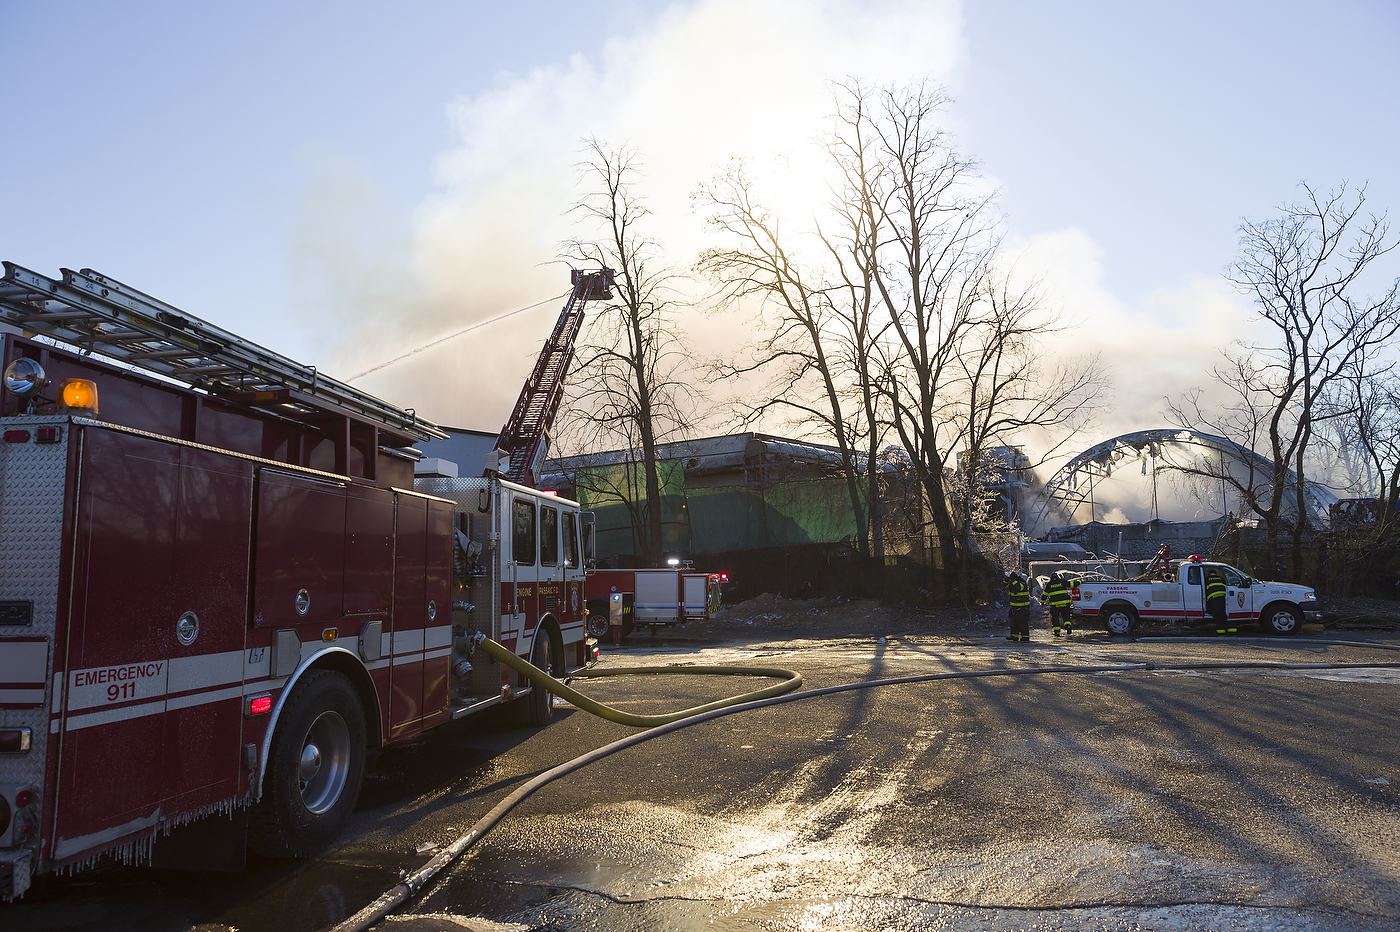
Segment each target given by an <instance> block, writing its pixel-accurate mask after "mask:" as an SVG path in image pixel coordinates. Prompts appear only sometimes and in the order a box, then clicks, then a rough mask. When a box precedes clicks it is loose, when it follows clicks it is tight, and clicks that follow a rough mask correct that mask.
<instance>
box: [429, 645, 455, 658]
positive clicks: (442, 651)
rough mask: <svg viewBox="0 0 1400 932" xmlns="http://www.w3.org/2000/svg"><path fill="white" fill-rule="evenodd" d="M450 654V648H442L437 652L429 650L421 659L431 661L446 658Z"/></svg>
mask: <svg viewBox="0 0 1400 932" xmlns="http://www.w3.org/2000/svg"><path fill="white" fill-rule="evenodd" d="M450 653H452V648H450V647H444V648H441V649H439V650H430V651H428V652H427V653H425V654H424V655H423V659H424V660H433V659H435V658H437V657H446V656H447V655H448V654H450Z"/></svg>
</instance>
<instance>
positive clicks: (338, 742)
mask: <svg viewBox="0 0 1400 932" xmlns="http://www.w3.org/2000/svg"><path fill="white" fill-rule="evenodd" d="M349 776H350V726H349V725H347V724H346V723H345V719H344V718H342V717H341V715H340V713H339V712H331V711H326V712H322V713H321V714H320V715H318V716H317V717H316V720H315V721H314V722H312V723H311V727H310V728H309V729H307V731H306V737H305V738H304V739H302V743H301V757H300V760H299V761H298V763H297V787H298V789H299V790H300V791H301V802H302V805H304V806H305V807H306V808H307V810H308V811H309V812H311V813H312V814H314V815H320V814H321V813H323V812H326V811H328V810H329V809H330V808H331V807H333V806H334V805H335V804H336V801H337V800H339V799H340V794H341V793H342V792H343V791H344V789H345V784H346V782H347V781H348V779H349Z"/></svg>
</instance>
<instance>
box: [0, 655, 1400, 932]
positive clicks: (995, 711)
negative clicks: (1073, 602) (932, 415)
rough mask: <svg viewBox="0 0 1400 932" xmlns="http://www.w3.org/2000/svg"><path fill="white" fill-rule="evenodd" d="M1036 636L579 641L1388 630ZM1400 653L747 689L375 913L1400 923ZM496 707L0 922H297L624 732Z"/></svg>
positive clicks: (377, 882)
mask: <svg viewBox="0 0 1400 932" xmlns="http://www.w3.org/2000/svg"><path fill="white" fill-rule="evenodd" d="M1037 638H1038V640H1037V641H1035V642H1034V643H1033V644H1032V645H1030V646H1025V645H1019V646H1018V645H1012V644H1008V643H1007V642H1006V641H1004V640H1001V639H999V638H997V639H989V638H986V637H967V638H957V637H939V638H934V637H910V638H893V639H890V640H889V641H888V642H887V643H884V644H880V643H877V642H875V641H873V640H871V639H859V640H856V639H849V640H847V639H838V640H826V641H810V640H808V641H804V640H791V641H769V642H758V641H753V642H751V643H748V644H742V645H735V644H734V643H729V644H719V643H704V642H700V641H687V640H684V639H679V638H670V639H667V640H665V641H661V640H657V639H646V638H634V639H633V640H632V641H631V642H630V643H629V644H628V645H626V646H624V647H623V648H622V649H620V650H618V649H612V650H608V651H606V652H605V654H604V657H603V660H602V661H601V662H602V663H603V664H604V665H615V666H632V665H639V664H667V663H686V664H690V663H733V664H761V665H765V666H780V667H790V668H792V669H795V670H798V671H799V672H801V673H802V674H803V675H804V677H805V678H806V684H805V687H804V688H813V687H821V686H829V685H836V684H840V683H847V682H854V681H862V680H872V679H880V678H888V677H898V676H907V675H913V674H922V673H932V672H955V671H985V670H1016V671H1023V670H1033V669H1036V668H1040V667H1045V666H1050V665H1054V666H1068V667H1071V668H1076V667H1077V668H1083V667H1088V666H1096V665H1117V664H1131V663H1143V662H1147V663H1152V664H1154V665H1157V666H1159V667H1160V666H1162V665H1170V664H1180V663H1198V662H1217V661H1218V662H1237V661H1245V662H1256V661H1276V662H1284V663H1378V662H1379V663H1384V662H1400V652H1397V651H1384V650H1375V649H1367V648H1363V647H1352V646H1329V645H1324V644H1322V643H1320V639H1321V634H1320V632H1316V631H1315V630H1314V629H1309V630H1308V631H1307V632H1305V633H1304V634H1303V635H1301V636H1299V637H1297V638H1294V639H1289V640H1272V639H1265V638H1254V637H1242V638H1239V639H1232V640H1225V641H1194V642H1181V641H1169V640H1155V641H1154V640H1141V641H1137V642H1126V641H1120V642H1115V641H1112V640H1110V639H1108V638H1107V637H1106V636H1104V635H1102V634H1087V635H1076V636H1075V637H1074V638H1073V639H1071V640H1069V641H1063V640H1061V641H1056V640H1054V639H1051V638H1049V637H1048V635H1047V634H1046V633H1045V632H1037ZM1378 643H1388V644H1391V645H1394V644H1396V643H1397V642H1396V641H1395V640H1394V639H1391V640H1389V641H1378ZM1397 684H1400V669H1391V670H1372V671H1355V670H1346V671H1338V670H1277V669H1272V670H1266V669H1250V670H1232V669H1213V670H1204V671H1185V672H1183V671H1174V670H1168V669H1154V670H1135V671H1131V672H1117V673H1096V674H1081V673H1038V674H1031V675H1017V676H1011V677H988V678H969V679H944V680H936V681H929V682H922V683H916V684H905V685H895V686H885V687H880V688H877V689H868V690H861V691H855V692H845V693H839V694H835V695H829V696H824V697H819V698H813V699H807V700H802V701H798V702H791V703H786V704H782V705H776V706H772V707H768V708H763V709H759V710H755V711H749V712H743V713H739V714H736V715H731V716H727V717H724V718H720V719H717V720H714V721H711V722H707V723H704V724H701V725H697V726H695V727H693V728H688V729H685V730H682V731H679V732H676V733H673V734H670V735H665V736H662V737H659V738H656V739H655V740H652V741H649V742H646V743H644V744H641V745H639V746H637V747H634V748H631V749H628V750H626V751H623V752H621V753H618V754H615V755H613V756H612V757H609V758H607V759H605V760H603V761H600V762H598V763H596V764H593V765H591V766H589V767H587V768H585V769H583V770H581V771H579V772H576V773H574V774H572V775H569V776H567V777H564V778H563V779H561V780H559V781H557V782H556V783H554V784H551V785H550V786H548V787H546V788H544V789H543V790H541V791H540V792H538V793H536V794H535V795H534V796H532V797H530V798H529V799H527V800H526V801H525V802H523V803H522V804H521V805H520V806H519V807H518V808H517V809H516V810H515V811H514V812H513V813H511V815H509V816H508V817H507V818H506V819H505V821H504V822H503V823H502V824H501V825H500V826H499V827H498V828H497V829H496V830H495V831H493V832H492V833H491V834H489V835H488V836H486V838H485V839H483V840H482V842H481V843H480V844H478V845H477V846H476V848H474V849H473V850H472V851H470V852H469V853H468V854H467V855H465V856H464V857H463V858H461V859H460V860H459V861H458V862H456V863H455V864H453V865H452V866H451V867H449V868H448V869H446V870H445V871H444V872H443V873H442V874H440V875H439V876H438V877H437V878H436V879H435V880H434V881H433V882H432V883H430V884H429V885H428V887H427V888H426V889H425V890H424V892H423V893H422V894H420V895H419V896H418V897H417V898H415V899H414V900H412V901H410V903H409V904H407V906H406V907H404V908H402V909H400V910H399V911H398V912H396V913H395V914H394V915H393V916H391V917H390V918H388V919H386V920H385V921H383V922H382V923H380V924H379V926H377V928H380V929H384V930H394V932H422V930H434V932H435V930H461V929H472V930H504V929H510V930H536V929H539V930H566V929H568V930H572V929H601V930H632V929H636V930H643V929H646V930H651V929H677V930H692V929H694V930H699V929H724V930H769V929H773V930H777V929H899V930H905V929H908V930H944V929H946V930H960V929H983V928H997V929H1046V930H1051V929H1103V930H1138V929H1142V930H1148V929H1153V930H1156V929H1162V930H1167V929H1196V928H1212V929H1222V930H1223V929H1242V930H1243V929H1274V930H1292V929H1324V930H1331V929H1337V930H1340V929H1363V930H1364V929H1393V928H1395V927H1396V926H1397V924H1400V844H1398V842H1400V799H1397V792H1398V791H1400V747H1397V743H1396V740H1395V729H1394V723H1395V722H1396V720H1397V712H1400V690H1397V688H1396V686H1397ZM579 685H580V686H581V688H583V689H584V690H585V691H586V692H588V693H589V694H590V695H592V696H594V697H595V698H598V699H599V700H600V701H602V702H605V703H607V704H610V705H613V706H616V707H619V708H623V709H627V710H630V711H638V712H659V711H666V710H669V709H674V708H686V707H690V706H693V705H697V704H699V703H701V702H704V701H708V700H710V699H714V698H717V697H719V696H723V695H729V694H733V693H738V692H745V691H748V690H749V689H751V688H753V683H752V681H751V680H737V681H736V680H733V679H728V678H722V677H713V678H712V677H677V678H675V679H657V678H650V677H648V678H623V679H611V680H600V681H588V682H586V683H580V684H579ZM505 718H506V716H505V715H497V716H495V718H494V719H492V720H490V721H485V722H481V721H477V722H473V721H471V720H467V721H465V722H462V723H458V726H457V727H454V728H452V729H450V730H448V731H446V732H443V733H441V734H437V735H434V736H433V737H431V738H429V739H427V740H425V741H424V742H423V743H422V744H420V745H418V746H416V747H413V748H410V749H406V750H400V751H393V752H386V753H385V754H384V755H383V756H382V757H381V759H380V762H379V767H378V769H377V771H376V773H375V774H374V775H373V776H372V778H371V780H370V782H369V783H368V785H367V786H366V788H365V791H364V793H363V794H362V796H361V799H360V804H359V809H358V811H357V813H356V815H355V817H354V820H353V821H352V823H351V826H350V829H349V831H347V833H346V835H345V837H344V838H343V840H342V842H341V844H340V845H338V846H337V848H336V849H335V850H334V851H332V852H330V853H328V854H327V855H325V856H323V857H321V858H318V859H315V860H313V861H310V862H306V863H289V862H276V861H254V862H252V863H250V865H249V868H248V869H246V870H245V871H243V872H242V873H239V874H225V875H208V874H183V873H177V872H170V871H156V870H151V869H147V868H125V867H112V868H106V869H102V870H97V871H90V872H85V873H81V874H78V875H76V876H71V877H47V878H43V879H41V881H40V882H39V883H38V884H37V885H36V888H35V889H34V890H33V891H32V892H31V894H30V895H28V896H26V897H25V898H24V899H23V900H21V901H20V902H18V903H16V904H10V905H3V906H0V928H4V929H6V930H7V932H8V930H14V932H20V930H41V929H45V930H46V929H54V930H58V929H63V930H125V929H132V930H137V929H139V930H152V932H162V930H184V929H199V930H216V929H217V930H229V929H240V930H263V929H277V930H288V932H314V930H318V929H322V928H325V927H327V926H329V925H331V924H333V923H334V922H336V921H339V920H340V919H343V918H345V917H347V916H349V915H350V914H352V913H354V912H355V911H356V910H357V909H359V908H360V907H362V906H363V905H365V904H366V903H368V902H370V901H372V900H373V899H374V898H375V897H377V896H378V895H379V894H380V893H382V892H383V891H384V890H385V889H387V888H388V887H390V886H392V885H393V884H394V883H395V882H396V881H397V880H398V878H399V876H400V871H401V870H405V869H413V868H416V867H418V866H420V865H421V864H423V863H425V862H426V861H427V860H428V859H429V858H430V857H431V856H432V854H433V853H434V852H435V850H436V846H443V845H446V844H448V843H449V842H450V841H451V840H452V839H453V838H454V837H455V836H456V835H457V834H458V833H460V832H462V831H464V830H465V829H466V828H467V827H469V826H470V825H471V824H472V823H473V822H475V821H476V819H478V818H479V817H480V816H482V815H483V814H485V813H486V812H487V811H488V810H489V809H490V808H491V807H492V806H493V805H495V803H497V802H498V801H499V800H500V799H501V798H502V797H504V796H505V795H506V794H507V793H509V792H510V791H511V790H512V789H514V788H516V787H517V786H519V785H520V784H521V783H522V782H524V781H525V780H527V779H529V778H530V777H532V776H534V775H536V774H538V773H540V772H543V771H544V770H547V769H549V768H550V767H552V766H554V765H555V764H558V763H560V762H562V761H564V760H567V759H569V758H572V757H574V756H576V755H578V754H582V753H584V752H586V751H589V750H592V749H593V748H596V747H600V746H602V745H604V744H606V743H608V742H610V741H613V740H616V739H618V738H620V737H624V736H626V735H629V734H632V733H633V729H629V728H624V727H622V726H619V725H614V724H611V723H609V722H606V721H603V720H601V719H597V718H594V717H593V716H590V715H588V714H586V713H584V712H581V711H579V710H576V709H573V708H571V707H567V706H562V707H560V708H559V709H558V710H557V711H556V716H555V721H554V723H553V724H551V725H550V726H549V727H548V728H546V729H544V730H541V731H537V732H532V731H527V730H516V729H512V728H510V727H508V723H507V722H506V721H504V719H505Z"/></svg>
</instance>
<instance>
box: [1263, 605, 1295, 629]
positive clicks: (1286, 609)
mask: <svg viewBox="0 0 1400 932" xmlns="http://www.w3.org/2000/svg"><path fill="white" fill-rule="evenodd" d="M1259 621H1260V623H1261V624H1263V626H1264V630H1265V631H1267V632H1269V633H1270V634H1278V635H1282V636H1284V637H1288V636H1289V635H1293V634H1297V633H1298V629H1299V628H1301V627H1303V612H1302V610H1301V609H1299V608H1297V607H1296V606H1293V605H1287V604H1284V605H1270V606H1269V607H1268V608H1266V609H1264V614H1263V615H1261V616H1260V618H1259Z"/></svg>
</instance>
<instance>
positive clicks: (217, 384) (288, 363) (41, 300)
mask: <svg viewBox="0 0 1400 932" xmlns="http://www.w3.org/2000/svg"><path fill="white" fill-rule="evenodd" d="M4 265H5V274H4V276H3V277H0V321H3V322H5V323H8V324H11V325H13V326H15V327H18V328H20V329H21V330H23V331H24V332H25V333H29V334H42V335H44V336H46V337H50V338H52V339H54V340H58V341H61V342H63V343H69V344H72V345H73V346H76V347H78V349H79V350H80V351H82V352H84V353H100V354H102V355H103V356H107V357H110V358H112V359H115V360H117V361H119V362H122V363H125V364H127V365H129V366H132V367H135V368H138V369H142V370H145V371H147V372H152V373H155V374H157V375H160V376H163V377H164V378H167V379H171V380H173V381H175V382H178V383H182V384H185V385H189V386H192V387H194V388H197V389H200V390H201V391H205V392H208V393H209V394H211V395H218V396H220V397H222V398H227V399H229V400H231V401H235V402H238V403H240V404H244V405H247V406H249V407H252V408H258V409H261V410H265V411H269V412H272V413H275V414H278V415H281V416H283V417H287V418H290V419H292V420H307V419H309V418H311V417H319V416H323V415H326V414H330V415H333V416H337V417H351V418H354V419H356V420H360V421H364V422H368V423H371V424H374V425H376V426H377V427H379V428H380V429H381V430H383V431H385V432H386V433H387V435H388V436H387V437H385V440H386V441H387V440H388V439H389V438H393V439H394V440H396V441H398V442H396V443H392V444H391V445H394V446H410V445H412V444H413V443H415V442H418V441H424V440H430V439H443V438H445V437H447V434H446V433H445V432H443V431H442V430H440V429H439V428H438V427H437V425H435V424H433V423H431V422H429V421H425V420H423V419H422V418H420V417H418V415H417V414H416V413H415V412H414V411H413V409H412V408H398V407H395V406H394V405H391V404H389V403H388V402H386V401H382V400H380V399H378V398H376V397H374V396H373V395H371V394H369V393H368V392H363V391H360V390H359V389H357V388H353V387H351V386H349V385H346V384H345V383H344V382H341V381H338V380H336V379H332V378H330V377H328V376H326V375H324V374H322V373H320V372H318V371H317V370H316V367H315V366H305V365H302V364H301V363H299V362H295V361H293V360H291V359H288V358H287V357H286V356H283V355H281V354H279V353H274V352H273V351H272V350H269V349H265V348H264V347H261V346H259V345H258V344H256V343H253V342H251V341H250V340H245V339H243V338H242V337H240V336H238V335H236V334H234V333H231V332H229V331H227V330H224V329H223V328H221V327H216V326H215V325H213V324H211V323H208V322H207V321H203V320H200V319H199V318H198V317H195V316H194V315H193V314H189V313H186V312H185V311H182V310H180V309H179V308H177V307H174V306H173V305H170V304H166V303H165V302H164V301H160V300H158V299H156V298H153V297H151V296H150V295H147V294H144V293H142V292H140V291H137V290H136V289H135V288H132V287H131V286H129V285H124V284H122V283H121V282H119V281H117V280H115V279H113V278H110V277H108V276H106V275H102V274H101V273H98V272H94V271H93V270H92V269H83V270H82V271H79V272H74V271H73V270H72V269H62V270H61V271H62V273H63V278H62V279H61V280H57V279H52V278H49V277H48V276H46V275H41V274H40V273H38V272H33V271H30V270H29V269H26V268H24V267H22V266H19V265H16V264H14V263H13V262H6V263H5V264H4Z"/></svg>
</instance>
